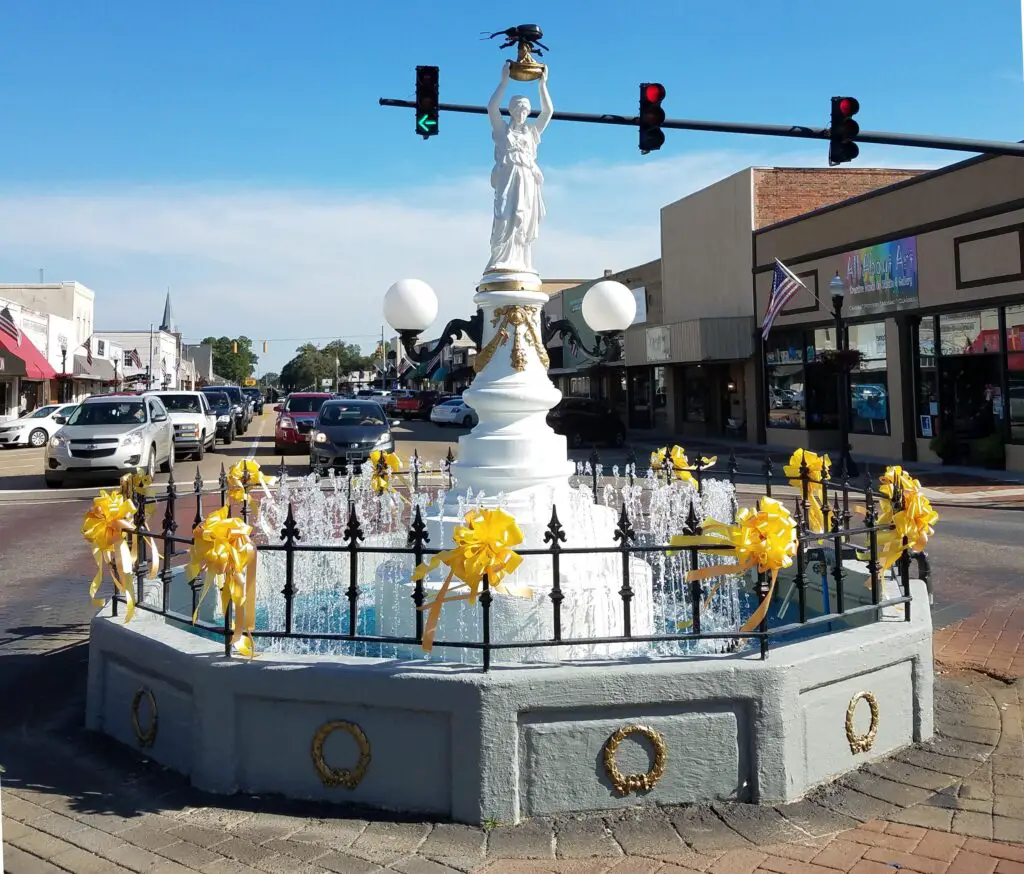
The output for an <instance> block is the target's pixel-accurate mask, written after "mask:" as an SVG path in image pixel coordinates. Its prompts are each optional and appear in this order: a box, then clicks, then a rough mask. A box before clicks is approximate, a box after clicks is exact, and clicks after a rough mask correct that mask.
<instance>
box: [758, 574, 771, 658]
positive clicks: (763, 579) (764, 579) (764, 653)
mask: <svg viewBox="0 0 1024 874" xmlns="http://www.w3.org/2000/svg"><path fill="white" fill-rule="evenodd" d="M768 592H769V586H768V572H767V571H758V572H757V599H758V603H759V604H763V603H764V600H765V598H767V597H768ZM770 612H771V607H770V606H769V607H768V608H767V609H766V610H765V611H764V616H762V617H761V623H760V625H758V629H757V630H758V631H760V632H761V637H760V644H761V660H762V661H764V660H765V659H766V658H768V614H769V613H770Z"/></svg>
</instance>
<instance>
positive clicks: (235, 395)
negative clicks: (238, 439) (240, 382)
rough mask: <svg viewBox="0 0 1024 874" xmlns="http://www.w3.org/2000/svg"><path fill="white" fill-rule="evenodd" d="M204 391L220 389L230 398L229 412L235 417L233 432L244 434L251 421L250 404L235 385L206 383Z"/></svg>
mask: <svg viewBox="0 0 1024 874" xmlns="http://www.w3.org/2000/svg"><path fill="white" fill-rule="evenodd" d="M203 391H204V392H211V391H222V392H224V394H226V395H227V396H228V397H229V398H231V412H232V414H233V415H234V417H235V433H236V434H244V433H245V432H246V431H248V430H249V423H250V422H251V421H252V406H251V405H250V404H249V401H248V399H247V398H246V396H245V395H244V394H242V390H241V389H240V388H239V387H238V386H237V385H208V386H204V387H203Z"/></svg>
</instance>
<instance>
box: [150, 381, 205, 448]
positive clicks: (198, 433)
mask: <svg viewBox="0 0 1024 874" xmlns="http://www.w3.org/2000/svg"><path fill="white" fill-rule="evenodd" d="M143 397H157V398H159V399H160V402H161V403H162V404H163V405H164V408H165V409H166V410H167V412H168V413H169V414H170V417H171V423H172V424H173V425H174V451H175V453H176V454H177V455H178V456H182V455H191V456H192V457H193V458H194V459H195V460H196V461H202V460H203V455H204V454H205V453H206V450H207V449H209V450H210V451H211V452H212V451H214V450H216V448H217V414H216V413H215V412H214V411H213V408H212V407H211V406H210V402H209V401H208V400H207V399H206V395H205V394H203V393H202V392H201V391H151V392H146V393H145V394H144V395H143Z"/></svg>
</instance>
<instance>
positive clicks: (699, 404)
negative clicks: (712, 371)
mask: <svg viewBox="0 0 1024 874" xmlns="http://www.w3.org/2000/svg"><path fill="white" fill-rule="evenodd" d="M683 379H684V380H685V384H686V409H685V411H684V413H685V416H686V421H687V422H706V421H707V415H708V403H707V402H708V379H707V374H706V372H705V371H704V368H703V367H701V366H700V365H698V366H696V367H687V368H686V373H685V376H684V377H683Z"/></svg>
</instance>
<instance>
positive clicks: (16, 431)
mask: <svg viewBox="0 0 1024 874" xmlns="http://www.w3.org/2000/svg"><path fill="white" fill-rule="evenodd" d="M77 406H78V404H48V405H47V406H45V407H40V408H39V409H38V410H33V411H32V412H31V413H28V414H26V415H25V416H22V417H21V418H20V419H13V420H11V421H9V422H4V423H2V424H0V446H2V447H3V448H4V449H13V448H14V447H15V446H33V447H35V448H36V449H39V448H40V447H42V446H45V445H46V441H47V440H49V439H50V438H51V437H52V436H53V435H54V434H56V433H57V432H58V431H59V430H60V427H61V426H60V425H59V424H58V423H57V422H55V421H54V419H55V418H56V417H57V416H62V417H63V418H65V419H66V418H68V416H70V415H71V414H72V413H73V412H74V411H75V407H77Z"/></svg>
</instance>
